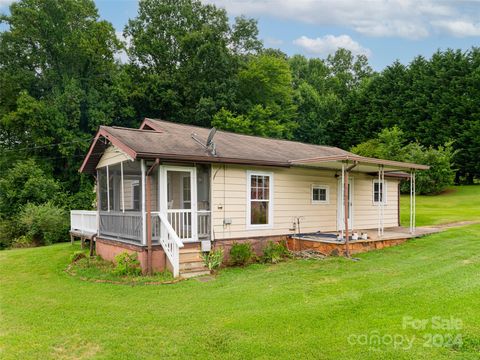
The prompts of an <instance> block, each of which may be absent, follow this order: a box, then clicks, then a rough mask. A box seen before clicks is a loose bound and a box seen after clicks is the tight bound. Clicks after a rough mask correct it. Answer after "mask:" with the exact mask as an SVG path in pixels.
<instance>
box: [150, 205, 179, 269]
mask: <svg viewBox="0 0 480 360" xmlns="http://www.w3.org/2000/svg"><path fill="white" fill-rule="evenodd" d="M155 215H156V216H158V218H159V219H160V224H159V225H160V236H159V237H158V239H159V241H160V244H161V245H162V247H163V250H164V251H165V254H167V257H168V259H169V260H170V264H172V270H173V276H174V277H177V276H179V275H180V248H182V247H183V242H182V240H180V238H179V237H178V235H177V233H176V231H175V229H174V228H173V227H172V225H170V222H169V221H168V218H167V216H166V215H165V214H164V213H161V212H156V213H155ZM156 228H157V227H156V226H154V227H153V229H154V230H155V229H156ZM155 235H156V234H155V233H154V234H153V236H154V237H156V236H155Z"/></svg>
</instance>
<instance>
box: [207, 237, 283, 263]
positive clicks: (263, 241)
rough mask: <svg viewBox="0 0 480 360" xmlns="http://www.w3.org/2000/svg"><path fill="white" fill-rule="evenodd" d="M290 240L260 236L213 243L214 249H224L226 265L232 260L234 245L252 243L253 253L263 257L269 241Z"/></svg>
mask: <svg viewBox="0 0 480 360" xmlns="http://www.w3.org/2000/svg"><path fill="white" fill-rule="evenodd" d="M288 239H289V236H288V235H278V236H259V237H253V238H238V239H225V240H216V241H214V243H213V248H215V249H218V248H223V254H224V258H223V261H224V263H228V261H229V260H230V256H229V255H230V249H231V248H232V246H233V244H234V243H246V242H248V243H250V244H251V245H252V248H253V251H254V252H255V254H256V255H257V256H262V255H263V249H264V248H265V246H267V244H268V242H269V241H273V242H280V241H285V242H286V241H287V240H288Z"/></svg>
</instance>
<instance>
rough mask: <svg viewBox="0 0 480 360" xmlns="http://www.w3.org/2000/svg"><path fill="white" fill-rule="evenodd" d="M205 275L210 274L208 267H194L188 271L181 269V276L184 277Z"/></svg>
mask: <svg viewBox="0 0 480 360" xmlns="http://www.w3.org/2000/svg"><path fill="white" fill-rule="evenodd" d="M203 275H210V271H209V270H208V269H207V268H206V267H199V268H192V269H190V270H188V271H181V270H180V276H181V277H182V278H184V279H189V278H192V277H196V276H203Z"/></svg>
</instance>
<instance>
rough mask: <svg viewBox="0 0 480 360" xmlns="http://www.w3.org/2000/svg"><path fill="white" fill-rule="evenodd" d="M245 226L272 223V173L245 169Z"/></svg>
mask: <svg viewBox="0 0 480 360" xmlns="http://www.w3.org/2000/svg"><path fill="white" fill-rule="evenodd" d="M247 202H248V203H247V227H249V228H252V229H255V228H262V227H271V226H272V225H273V174H272V173H266V172H255V171H247Z"/></svg>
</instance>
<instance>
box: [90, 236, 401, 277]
mask: <svg viewBox="0 0 480 360" xmlns="http://www.w3.org/2000/svg"><path fill="white" fill-rule="evenodd" d="M269 241H273V242H281V241H285V242H286V244H287V247H288V249H289V250H291V251H300V250H307V249H313V250H317V251H320V252H321V253H323V254H326V255H344V254H345V244H334V243H326V242H319V241H311V240H300V239H293V238H291V237H290V236H289V235H279V236H261V237H253V238H238V239H226V240H216V241H214V242H213V248H214V249H218V248H223V251H224V264H228V262H229V254H230V249H231V248H232V245H233V244H234V243H245V242H249V243H250V244H251V245H252V248H253V250H254V252H255V254H256V255H257V256H262V255H263V249H264V248H265V246H267V244H268V242H269ZM405 241H407V239H391V240H375V241H359V242H354V243H350V244H349V248H350V253H351V254H357V253H362V252H366V251H370V250H376V249H383V248H385V247H390V246H395V245H399V244H402V243H404V242H405ZM190 247H192V248H193V247H197V248H199V243H191V244H185V248H190ZM96 251H97V255H99V256H101V257H102V258H103V259H105V260H107V261H115V256H116V255H118V254H120V253H122V252H128V253H130V254H131V253H133V252H136V253H137V254H138V259H139V261H140V265H141V267H142V271H144V272H145V271H146V268H147V249H146V247H144V246H139V245H133V244H125V243H122V242H119V241H115V240H106V239H102V238H97V240H96ZM152 266H153V271H163V270H165V268H167V269H169V270H171V266H170V263H169V262H168V261H167V258H166V255H165V252H164V251H163V249H162V247H161V246H160V245H154V246H153V255H152Z"/></svg>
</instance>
